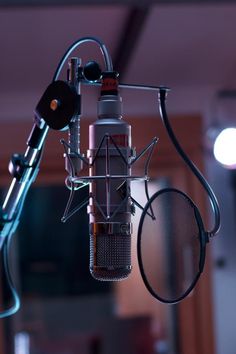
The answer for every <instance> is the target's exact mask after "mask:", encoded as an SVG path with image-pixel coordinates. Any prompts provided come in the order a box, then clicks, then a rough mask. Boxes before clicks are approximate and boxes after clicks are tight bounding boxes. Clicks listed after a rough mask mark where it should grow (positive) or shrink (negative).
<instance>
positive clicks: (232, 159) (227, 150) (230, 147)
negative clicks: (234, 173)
mask: <svg viewBox="0 0 236 354" xmlns="http://www.w3.org/2000/svg"><path fill="white" fill-rule="evenodd" d="M213 151H214V156H215V158H216V160H217V161H218V162H220V163H221V164H222V165H223V166H224V167H226V168H229V169H236V128H226V129H224V130H222V131H221V133H220V134H219V135H218V136H217V138H216V140H215V143H214V150H213Z"/></svg>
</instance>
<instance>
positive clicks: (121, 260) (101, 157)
mask: <svg viewBox="0 0 236 354" xmlns="http://www.w3.org/2000/svg"><path fill="white" fill-rule="evenodd" d="M121 154H122V155H123V157H124V158H122V156H121ZM131 155H132V149H131V126H130V125H129V124H128V123H126V122H124V121H123V120H122V115H121V98H120V97H119V96H118V94H114V95H110V94H108V95H107V94H106V92H105V94H102V96H101V98H100V100H99V102H98V120H97V121H95V122H94V123H93V124H91V125H90V127H89V150H88V158H89V162H90V176H91V177H93V178H92V182H91V183H90V201H89V206H88V213H89V226H90V272H91V274H92V276H93V277H94V278H95V279H98V280H107V281H111V280H121V279H124V278H126V277H127V276H128V275H129V273H130V272H131V229H132V224H131V203H130V198H129V195H130V179H129V178H127V176H130V175H131V169H130V166H129V164H128V163H129V161H130V159H131ZM122 176H123V177H122ZM124 176H126V178H124Z"/></svg>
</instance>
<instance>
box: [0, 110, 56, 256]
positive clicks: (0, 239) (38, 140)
mask: <svg viewBox="0 0 236 354" xmlns="http://www.w3.org/2000/svg"><path fill="white" fill-rule="evenodd" d="M35 121H36V122H35V123H34V126H33V128H32V131H31V133H30V135H29V138H28V140H27V146H28V147H27V149H26V151H25V154H24V155H20V154H13V155H12V158H11V160H10V163H9V171H10V173H11V175H12V176H13V180H12V183H11V185H10V188H9V190H8V193H7V195H6V198H5V201H4V203H3V206H2V209H1V210H0V250H1V249H2V247H3V245H4V242H5V241H6V240H7V239H8V238H10V236H11V235H12V234H13V233H14V232H15V230H16V228H17V225H18V223H19V218H20V214H21V210H22V207H23V204H24V200H25V197H26V195H27V192H28V190H29V188H30V186H31V184H32V183H33V182H34V181H35V179H36V177H37V174H38V171H39V165H40V162H41V158H42V153H43V146H44V142H45V138H46V136H47V132H48V128H49V127H48V126H47V124H46V123H45V122H44V121H43V120H42V119H39V118H38V117H37V116H36V117H35Z"/></svg>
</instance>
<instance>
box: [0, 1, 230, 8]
mask: <svg viewBox="0 0 236 354" xmlns="http://www.w3.org/2000/svg"><path fill="white" fill-rule="evenodd" d="M227 3H236V0H139V1H137V0H113V1H112V4H111V1H110V0H0V7H12V6H14V7H19V6H29V7H34V6H71V5H97V6H98V5H110V6H112V5H121V6H122V5H132V6H141V7H143V6H151V5H155V4H162V5H178V4H189V5H191V4H199V5H208V4H213V5H214V4H222V5H224V4H227Z"/></svg>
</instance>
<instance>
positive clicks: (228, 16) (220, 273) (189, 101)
mask: <svg viewBox="0 0 236 354" xmlns="http://www.w3.org/2000/svg"><path fill="white" fill-rule="evenodd" d="M82 36H96V37H98V38H101V39H102V40H103V41H104V43H105V44H106V46H107V47H108V49H109V51H110V53H111V56H112V58H113V63H114V68H115V69H116V70H118V71H119V72H120V81H121V82H125V83H139V84H149V85H167V86H169V87H171V89H172V90H171V92H170V93H169V95H168V110H169V113H170V115H172V116H174V117H177V116H178V117H181V116H186V115H187V116H189V117H193V116H196V115H198V116H199V117H201V119H202V124H203V129H202V142H201V144H202V158H203V160H204V166H205V172H206V174H207V176H208V177H209V181H210V183H211V184H212V187H213V189H214V190H215V192H216V195H217V196H218V198H219V203H220V206H221V212H222V227H221V231H220V234H219V235H218V236H217V237H216V239H214V240H212V241H211V243H210V248H211V281H212V294H211V296H212V297H211V300H212V306H213V320H214V340H215V348H216V351H215V354H234V353H235V346H236V339H235V316H236V309H235V301H234V299H235V297H236V279H235V274H236V273H235V268H236V257H235V249H236V229H235V226H236V225H235V188H236V184H235V178H234V174H233V172H232V171H229V170H225V169H223V168H222V167H221V166H220V165H218V164H217V163H216V161H215V160H214V157H213V154H212V146H211V141H210V139H209V134H208V132H209V129H210V128H211V127H213V126H215V125H216V124H219V122H220V125H222V126H223V125H224V124H227V125H235V124H236V103H235V104H234V102H233V103H232V105H231V108H230V111H224V109H222V110H221V109H219V102H218V100H217V93H218V92H219V90H222V89H229V90H231V89H235V87H236V46H235V36H236V2H235V1H223V0H222V1H213V0H207V1H204V2H203V1H197V0H195V1H194V0H192V1H178V0H172V1H158V0H157V1H154V0H153V1H147V0H146V1H145V0H140V1H138V2H137V1H135V0H130V1H122V0H120V1H112V2H109V1H105V0H104V1H102V0H101V1H100V0H98V1H92V0H88V1H79V0H78V1H75V0H74V1H66V0H65V1H63V0H60V1H53V0H51V1H44V0H41V1H40V0H35V1H33V2H31V1H27V0H25V1H21V0H8V1H4V0H0V127H2V128H1V135H2V136H3V135H4V136H5V133H4V124H6V123H7V124H8V123H9V124H11V127H12V130H14V125H15V124H16V123H17V126H19V124H21V122H22V125H23V124H25V123H27V122H31V121H32V118H33V110H34V108H35V105H36V104H37V102H38V100H39V98H40V97H41V95H42V93H43V92H44V90H45V88H46V86H47V85H48V84H49V83H50V82H51V80H52V77H53V74H54V70H55V68H56V65H57V63H58V61H59V59H60V57H61V56H62V55H63V53H64V52H65V50H66V49H67V47H68V46H69V45H70V44H71V43H72V42H74V41H75V40H76V39H78V38H80V37H82ZM80 53H81V57H82V58H83V60H84V62H86V61H87V60H90V59H95V60H96V58H99V55H100V54H99V51H98V50H97V48H91V47H90V46H89V47H86V45H85V46H84V48H82V49H81V52H80ZM79 55H80V54H79ZM121 92H122V97H123V101H124V112H125V114H126V115H127V116H132V117H133V118H135V117H137V118H136V119H142V116H145V117H153V116H155V115H156V113H157V97H156V94H155V93H150V92H140V91H137V92H134V91H132V92H131V91H128V90H122V91H121ZM83 93H84V94H83V96H82V106H83V117H84V119H86V118H91V117H93V116H95V115H96V100H97V96H98V93H97V91H96V89H94V88H84V89H83ZM157 119H158V118H157ZM176 119H177V118H176ZM190 119H191V118H190ZM134 121H135V120H134ZM143 124H145V122H144V123H143ZM190 125H191V124H190ZM186 134H188V132H186ZM157 135H158V133H157ZM5 139H7V140H8V147H7V149H8V150H10V147H11V144H12V140H11V139H12V137H11V131H8V136H7V137H6V136H5ZM3 141H4V140H2V141H0V150H1V151H0V154H4V149H6V148H5V143H3ZM5 141H6V140H5ZM21 144H22V147H23V146H24V141H23V142H21ZM12 152H13V151H12ZM235 153H236V151H235ZM62 164H63V163H62ZM4 167H6V166H1V169H3V168H4ZM63 168H64V167H63V166H62V169H63ZM163 353H164V352H163ZM199 354H201V353H200V352H199ZM209 354H211V353H209ZM212 354H213V353H212Z"/></svg>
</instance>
